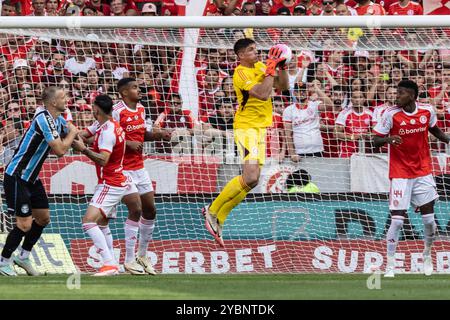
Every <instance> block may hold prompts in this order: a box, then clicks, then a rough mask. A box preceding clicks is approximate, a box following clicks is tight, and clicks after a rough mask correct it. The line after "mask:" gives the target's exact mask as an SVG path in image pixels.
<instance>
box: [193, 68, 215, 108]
mask: <svg viewBox="0 0 450 320" xmlns="http://www.w3.org/2000/svg"><path fill="white" fill-rule="evenodd" d="M199 89H200V90H199V93H198V94H199V104H200V106H199V116H200V117H204V116H208V114H209V113H211V112H213V111H215V99H214V95H215V93H216V92H217V91H219V90H220V81H219V71H218V70H215V69H208V70H207V71H206V75H205V78H204V82H203V83H201V84H200V87H199Z"/></svg>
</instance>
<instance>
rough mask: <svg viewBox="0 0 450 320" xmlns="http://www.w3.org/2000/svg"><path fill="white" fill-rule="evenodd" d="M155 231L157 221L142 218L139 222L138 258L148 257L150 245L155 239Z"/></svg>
mask: <svg viewBox="0 0 450 320" xmlns="http://www.w3.org/2000/svg"><path fill="white" fill-rule="evenodd" d="M154 229H155V220H146V219H144V218H142V217H141V219H140V220H139V247H138V256H139V257H146V256H147V249H148V243H149V242H150V240H152V238H153V230H154Z"/></svg>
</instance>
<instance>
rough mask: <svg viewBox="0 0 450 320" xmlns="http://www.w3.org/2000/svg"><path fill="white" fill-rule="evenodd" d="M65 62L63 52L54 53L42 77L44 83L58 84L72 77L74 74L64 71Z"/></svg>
mask: <svg viewBox="0 0 450 320" xmlns="http://www.w3.org/2000/svg"><path fill="white" fill-rule="evenodd" d="M65 62H66V59H65V55H64V53H63V52H58V51H55V52H53V53H52V58H51V60H50V63H49V64H48V66H47V68H46V70H45V72H44V75H43V76H42V79H43V81H44V82H45V83H48V84H56V83H58V82H59V81H60V80H61V79H63V78H64V77H71V76H72V74H71V73H70V72H69V71H67V70H66V69H64V64H65Z"/></svg>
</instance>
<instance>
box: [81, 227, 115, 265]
mask: <svg viewBox="0 0 450 320" xmlns="http://www.w3.org/2000/svg"><path fill="white" fill-rule="evenodd" d="M83 230H84V232H86V233H87V234H88V235H89V237H91V239H92V241H93V242H94V245H95V247H96V248H97V253H99V254H100V255H101V256H102V259H103V264H104V265H107V266H110V265H114V259H113V257H112V255H111V252H110V251H109V249H108V245H107V244H106V239H105V236H104V235H103V232H102V231H101V230H100V228H99V227H98V225H97V224H96V223H94V222H91V223H83Z"/></svg>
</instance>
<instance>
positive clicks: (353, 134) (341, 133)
mask: <svg viewBox="0 0 450 320" xmlns="http://www.w3.org/2000/svg"><path fill="white" fill-rule="evenodd" d="M351 100H352V107H351V108H348V109H345V110H343V111H341V112H340V113H339V115H338V117H337V119H336V129H335V130H336V131H335V135H336V138H337V139H338V140H339V141H340V142H339V157H341V158H349V157H350V156H351V155H352V154H354V153H356V152H362V151H363V150H360V149H359V147H360V140H362V142H364V140H365V139H369V138H370V136H371V127H372V125H371V123H372V113H371V112H370V111H369V110H368V109H366V107H365V102H366V101H365V100H366V98H365V96H364V93H363V92H361V91H353V92H352V98H351Z"/></svg>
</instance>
